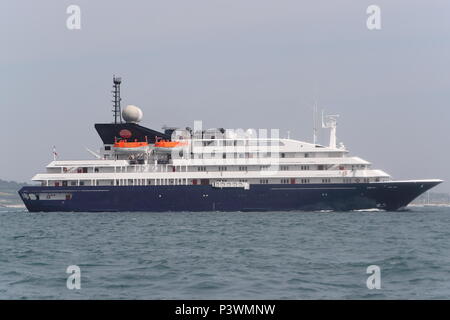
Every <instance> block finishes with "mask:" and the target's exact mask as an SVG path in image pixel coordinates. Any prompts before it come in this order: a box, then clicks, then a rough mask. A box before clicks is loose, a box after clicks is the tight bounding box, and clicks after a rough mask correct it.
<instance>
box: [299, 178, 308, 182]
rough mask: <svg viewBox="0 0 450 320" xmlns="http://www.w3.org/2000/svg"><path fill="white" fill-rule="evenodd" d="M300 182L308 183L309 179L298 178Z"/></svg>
mask: <svg viewBox="0 0 450 320" xmlns="http://www.w3.org/2000/svg"><path fill="white" fill-rule="evenodd" d="M300 183H309V179H300Z"/></svg>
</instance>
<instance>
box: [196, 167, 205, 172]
mask: <svg viewBox="0 0 450 320" xmlns="http://www.w3.org/2000/svg"><path fill="white" fill-rule="evenodd" d="M197 171H206V167H197Z"/></svg>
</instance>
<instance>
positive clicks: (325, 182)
mask: <svg viewBox="0 0 450 320" xmlns="http://www.w3.org/2000/svg"><path fill="white" fill-rule="evenodd" d="M120 85H121V79H120V78H117V77H114V78H113V103H114V104H113V121H112V122H111V123H98V124H95V129H96V131H97V132H98V134H99V136H100V138H101V140H102V142H103V144H102V147H101V150H100V151H99V152H93V151H90V152H91V154H92V155H93V159H92V160H85V161H84V160H83V161H80V160H76V161H75V160H71V161H69V160H59V159H58V157H56V153H55V156H54V161H52V162H50V164H49V165H47V167H46V171H45V172H44V173H39V174H37V175H35V176H34V177H33V178H32V180H33V182H35V184H34V185H31V186H25V187H23V188H22V189H21V190H19V194H20V197H21V198H22V200H23V202H24V204H25V206H26V207H27V209H28V210H29V211H30V212H50V211H69V212H117V211H120V212H128V211H147V212H166V211H255V212H263V211H294V210H295V211H322V210H334V211H349V210H365V209H380V210H389V211H392V210H399V209H401V208H404V207H406V206H407V205H408V204H409V203H410V202H411V201H412V200H414V199H415V198H416V197H418V196H419V195H420V194H422V193H423V192H425V191H427V190H429V189H430V188H432V187H434V186H436V185H437V184H439V183H441V182H442V180H438V179H428V180H406V181H396V180H393V179H392V178H391V176H390V175H389V174H387V173H386V172H384V171H382V170H379V169H374V168H372V164H371V163H370V162H368V161H366V160H363V159H361V158H359V157H355V156H350V155H349V152H348V150H347V149H346V148H345V146H344V145H343V144H342V143H340V144H338V143H337V141H336V127H337V116H326V117H323V116H322V127H323V128H325V129H326V130H329V131H330V139H329V144H328V145H321V144H318V143H316V141H315V140H316V139H315V138H314V139H313V140H314V141H313V143H308V142H304V141H299V140H294V139H290V138H289V137H287V138H281V137H279V135H278V134H277V133H278V131H277V130H270V132H267V131H264V130H259V131H258V132H257V131H256V130H245V131H244V130H230V129H228V130H225V129H223V128H215V129H203V128H202V126H201V125H200V123H199V122H196V123H194V126H193V128H189V127H184V128H182V127H180V128H178V127H163V129H162V131H157V130H154V129H150V128H147V127H144V126H141V125H140V124H139V123H140V121H141V120H142V117H143V112H142V110H141V109H139V108H138V107H136V106H133V105H128V106H126V107H125V108H124V109H123V110H122V108H121V97H120ZM315 132H316V130H314V133H315ZM315 136H316V134H314V137H315Z"/></svg>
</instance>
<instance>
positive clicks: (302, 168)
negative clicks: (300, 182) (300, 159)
mask: <svg viewBox="0 0 450 320" xmlns="http://www.w3.org/2000/svg"><path fill="white" fill-rule="evenodd" d="M300 170H309V166H300Z"/></svg>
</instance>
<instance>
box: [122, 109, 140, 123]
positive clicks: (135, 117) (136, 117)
mask: <svg viewBox="0 0 450 320" xmlns="http://www.w3.org/2000/svg"><path fill="white" fill-rule="evenodd" d="M143 115H144V114H143V113H142V110H141V109H139V108H138V107H136V106H133V105H128V106H126V107H125V109H123V111H122V118H123V120H125V121H126V122H139V121H141V120H142V116H143Z"/></svg>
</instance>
